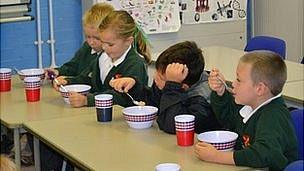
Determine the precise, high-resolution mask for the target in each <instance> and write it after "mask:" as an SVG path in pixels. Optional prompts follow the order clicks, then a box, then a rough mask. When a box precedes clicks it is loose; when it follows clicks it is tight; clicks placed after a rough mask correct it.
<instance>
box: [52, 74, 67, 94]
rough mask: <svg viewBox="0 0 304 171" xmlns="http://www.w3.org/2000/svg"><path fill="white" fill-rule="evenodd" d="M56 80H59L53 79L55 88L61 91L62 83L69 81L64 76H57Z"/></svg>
mask: <svg viewBox="0 0 304 171" xmlns="http://www.w3.org/2000/svg"><path fill="white" fill-rule="evenodd" d="M56 80H57V82H56V81H53V88H54V89H55V90H56V91H59V87H60V85H66V84H67V83H68V81H67V80H66V79H65V77H64V76H59V77H57V78H56Z"/></svg>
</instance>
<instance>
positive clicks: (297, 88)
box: [282, 81, 304, 108]
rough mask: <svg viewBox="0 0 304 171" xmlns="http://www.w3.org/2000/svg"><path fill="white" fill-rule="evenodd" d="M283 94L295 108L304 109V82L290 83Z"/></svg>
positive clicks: (286, 85)
mask: <svg viewBox="0 0 304 171" xmlns="http://www.w3.org/2000/svg"><path fill="white" fill-rule="evenodd" d="M282 94H283V95H284V97H285V99H286V100H287V101H288V102H289V103H290V104H291V105H293V106H294V107H297V108H303V104H304V100H303V99H304V81H294V82H288V83H286V84H285V86H284V88H283V92H282Z"/></svg>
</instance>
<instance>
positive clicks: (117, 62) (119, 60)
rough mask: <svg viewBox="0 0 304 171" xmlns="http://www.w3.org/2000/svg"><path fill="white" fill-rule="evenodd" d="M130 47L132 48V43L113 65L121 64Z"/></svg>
mask: <svg viewBox="0 0 304 171" xmlns="http://www.w3.org/2000/svg"><path fill="white" fill-rule="evenodd" d="M130 49H131V45H130V46H129V47H128V49H127V50H126V51H125V53H124V54H122V55H121V57H120V58H118V59H117V60H116V61H115V62H113V65H114V66H117V65H119V64H121V63H122V62H123V61H124V60H125V58H126V56H127V54H128V52H129V50H130Z"/></svg>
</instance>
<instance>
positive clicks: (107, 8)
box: [82, 3, 114, 28]
mask: <svg viewBox="0 0 304 171" xmlns="http://www.w3.org/2000/svg"><path fill="white" fill-rule="evenodd" d="M113 10H114V8H113V7H112V6H111V5H110V4H107V3H97V4H95V5H93V6H92V7H91V8H90V9H89V10H87V11H86V12H85V13H84V15H83V17H82V25H83V26H87V25H93V26H96V28H98V26H99V24H100V22H101V21H102V20H103V19H104V18H105V17H106V16H107V15H108V14H109V13H110V12H112V11H113Z"/></svg>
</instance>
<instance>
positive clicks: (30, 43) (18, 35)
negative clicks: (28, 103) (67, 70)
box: [0, 0, 83, 69]
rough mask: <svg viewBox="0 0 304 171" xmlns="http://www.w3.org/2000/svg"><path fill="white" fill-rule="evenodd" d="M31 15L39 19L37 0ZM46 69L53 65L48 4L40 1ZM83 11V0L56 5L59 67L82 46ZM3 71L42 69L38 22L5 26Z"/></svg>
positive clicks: (60, 2) (34, 2)
mask: <svg viewBox="0 0 304 171" xmlns="http://www.w3.org/2000/svg"><path fill="white" fill-rule="evenodd" d="M31 9H32V11H31V12H30V15H32V16H34V17H35V18H36V0H32V4H31ZM40 11H41V28H42V29H41V30H42V37H41V39H42V41H44V43H43V44H42V58H43V67H44V68H45V67H49V66H50V64H51V51H50V44H48V43H46V41H47V40H49V37H50V36H49V34H50V32H49V21H48V17H49V14H48V13H49V12H48V1H47V0H40ZM81 17H82V8H81V1H80V0H64V1H57V0H55V1H53V20H54V36H55V41H56V42H55V56H56V64H57V66H58V65H59V66H60V65H62V64H63V63H64V62H66V61H68V60H69V59H70V58H72V57H73V55H74V53H75V52H76V51H77V49H78V48H79V47H80V46H81V44H82V40H83V38H82V24H81ZM0 26H1V27H0V30H1V64H0V65H1V67H9V68H12V67H13V66H16V67H17V68H19V69H24V68H36V67H38V47H37V45H35V44H34V42H35V41H36V40H37V34H36V28H37V25H36V20H33V21H26V22H16V23H2V24H0Z"/></svg>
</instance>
